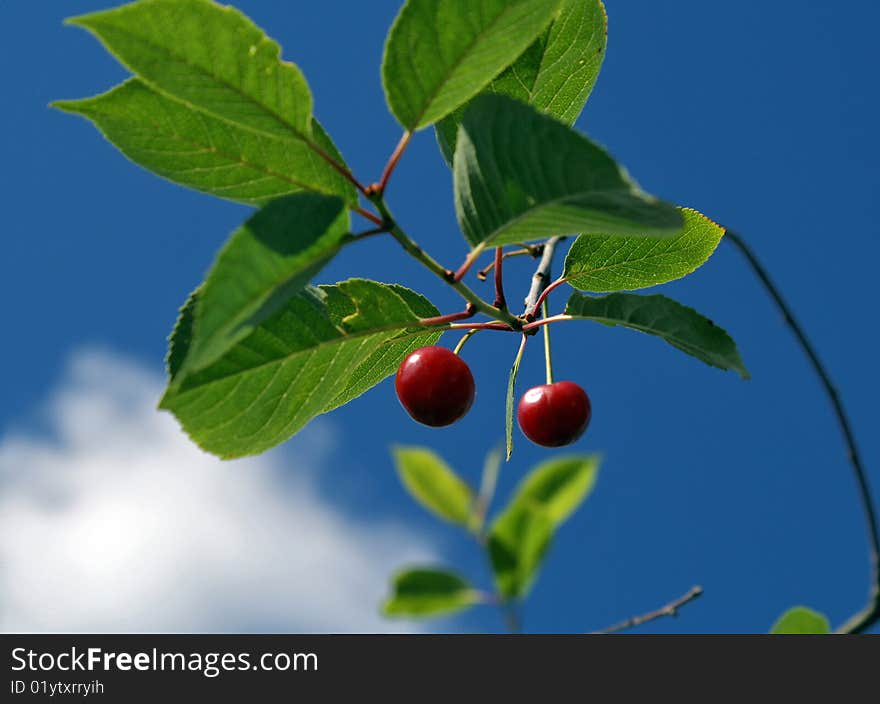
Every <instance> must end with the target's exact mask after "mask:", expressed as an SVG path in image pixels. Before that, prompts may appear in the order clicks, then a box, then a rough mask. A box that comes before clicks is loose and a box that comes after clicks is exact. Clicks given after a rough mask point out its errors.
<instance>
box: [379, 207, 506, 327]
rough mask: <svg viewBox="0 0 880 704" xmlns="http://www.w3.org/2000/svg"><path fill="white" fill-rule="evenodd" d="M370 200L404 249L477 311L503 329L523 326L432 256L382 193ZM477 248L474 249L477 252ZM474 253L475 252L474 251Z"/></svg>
mask: <svg viewBox="0 0 880 704" xmlns="http://www.w3.org/2000/svg"><path fill="white" fill-rule="evenodd" d="M370 201H371V202H372V203H373V205H375V206H376V208H377V209H378V211H379V213H380V214H381V215H382V221H383V224H384V225H385V226H386V227H387V228H388V231H389V233H390V234H391V235H392V237H394V239H396V240H397V241H398V242H399V243H400V245H401V246H402V247H403V249H404V250H405V251H406V252H407V254H409V255H410V256H411V257H413V258H414V259H415V260H416V261H418V262H419V263H420V264H422V265H423V266H424V267H425V268H426V269H428V270H429V271H430V272H431V273H433V274H434V275H435V276H438V277H439V278H441V279H443V281H445V282H446V283H448V284H449V285H450V286H452V288H453V289H455V291H456V292H457V293H458V294H459V295H460V296H461V297H462V298H464V299H465V300H466V301H467V302H468V303H470V304H472V305H473V306H474V307H475V308H476V310H477V312H479V313H483V314H484V315H487V316H489V317H490V318H494V319H495V320H498V321H500V322H501V323H503V324H504V326H503V329H515V330H519V329H520V328H522V321H521V320H520V319H519V318H517V317H516V316H513V315H511V314H510V313H509V312H508V311H506V310H501V309H500V308H496V307H495V306H493V305H489V304H488V303H487V302H486V301H484V300H483V299H482V298H480V296H478V295H477V294H476V293H474V292H473V291H472V290H471V289H470V288H469V287H468V286H467V285H465V284H464V283H462V282H461V281H458V280H456V279H455V276H454V274H453V273H452V272H450V271H449V269H447V268H445V267H444V266H443V265H441V264H440V263H439V262H438V261H437V260H436V259H434V258H433V257H431V256H430V255H429V254H428V253H427V252H425V251H424V250H423V249H422V248H421V247H420V246H419V245H418V244H417V243H416V242H415V241H414V240H413V239H412V238H410V237H409V235H407V234H406V232H404V231H403V229H402V228H401V227H400V225H398V224H397V221H396V220H395V219H394V217H393V216H392V215H391V212H390V211H389V210H388V206H387V205H386V204H385V199H384V198H383V197H382V194H380V193H372V194H371V195H370ZM476 251H477V250H474V252H476ZM472 254H473V252H472ZM470 327H472V328H477V327H478V325H477V324H475V325H471V326H470Z"/></svg>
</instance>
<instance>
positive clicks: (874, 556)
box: [726, 230, 880, 633]
mask: <svg viewBox="0 0 880 704" xmlns="http://www.w3.org/2000/svg"><path fill="white" fill-rule="evenodd" d="M726 234H727V238H726V239H727V240H729V241H730V243H731V244H733V245H734V246H735V247H736V248H737V249H738V250H739V251H740V253H741V254H742V255H743V256H744V257H745V259H746V261H747V262H748V264H749V266H751V268H752V271H754V273H755V275H756V276H757V277H758V280H759V281H760V282H761V284H763V286H764V288H765V289H766V291H767V293H768V294H770V297H771V298H772V299H773V301H774V302H775V303H776V306H777V307H778V308H779V310H780V312H781V313H782V317H783V320H784V321H785V324H786V325H787V326H788V327H789V329H790V330H791V331H792V333H794V336H795V338H796V339H797V341H798V344H799V345H800V347H801V349H802V350H803V351H804V354H806V356H807V358H808V359H809V360H810V364H811V365H812V367H813V371H814V372H815V373H816V376H818V377H819V381H820V382H821V384H822V388H823V389H824V391H825V395H826V396H827V397H828V400H829V401H830V403H831V407H832V408H833V410H834V415H835V416H836V417H837V422H838V425H839V426H840V430H841V432H842V433H843V441H844V444H845V445H846V451H847V459H848V460H849V464H850V466H851V467H852V471H853V475H854V476H855V480H856V486H857V489H858V492H859V499H860V502H861V505H862V512H863V513H864V516H865V523H866V527H867V531H868V551H869V561H870V565H871V586H870V590H869V594H868V602H867V604H866V605H865V607H864V608H863V609H862V610H861V611H859V612H858V613H856V614H855V615H853V616H852V617H851V618H850V619H849V620H848V621H846V623H844V624H843V625H842V626H841V627H840V628H838V629H837V632H838V633H863V632H865V631H866V630H867V629H868V628H870V627H871V626H872V625H873V624H875V623H877V622H878V621H880V527H878V521H877V514H876V512H875V509H874V502H873V499H872V495H871V487H870V484H869V482H868V475H867V472H866V471H865V467H864V465H863V464H862V459H861V456H860V455H859V451H858V448H857V446H856V440H855V434H854V432H853V429H852V425H851V424H850V421H849V417H848V416H847V413H846V410H845V408H844V406H843V400H842V399H841V397H840V393H839V392H838V390H837V388H836V387H835V386H834V383H833V382H832V381H831V376H830V374H829V373H828V370H827V369H826V368H825V365H824V364H822V361H821V360H820V359H819V355H818V353H817V352H816V349H815V347H813V344H812V343H811V342H810V339H809V338H808V337H807V334H806V333H805V332H804V329H803V328H802V327H801V325H800V323H798V321H797V320H796V319H795V317H794V314H793V313H792V312H791V308H789V306H788V304H787V303H786V302H785V299H784V298H783V297H782V294H781V293H780V292H779V289H778V288H777V287H776V284H774V283H773V280H772V279H771V278H770V275H769V274H768V272H767V270H766V269H765V268H764V266H763V264H761V262H760V260H759V259H758V257H757V255H756V254H755V252H754V250H753V249H752V248H751V247H750V246H749V245H748V244H747V243H746V242H745V240H744V239H743V238H742V237H741V236H740V235H738V234H737V233H735V232H731V231H730V230H727V233H726Z"/></svg>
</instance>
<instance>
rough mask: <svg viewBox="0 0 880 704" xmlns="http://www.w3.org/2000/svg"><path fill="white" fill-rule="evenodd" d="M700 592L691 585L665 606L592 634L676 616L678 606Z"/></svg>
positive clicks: (690, 600)
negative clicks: (685, 591)
mask: <svg viewBox="0 0 880 704" xmlns="http://www.w3.org/2000/svg"><path fill="white" fill-rule="evenodd" d="M702 593H703V588H702V587H700V586H695V587H691V588H690V590H689V591H688V592H687V593H686V594H683V595H682V596H680V597H678V599H675V600H673V601H670V602H669V603H668V604H666V606H661V607H660V608H659V609H655V610H654V611H649V612H648V613H646V614H642V615H641V616H633V617H632V618H628V619H626V620H625V621H621V622H620V623H615V624H614V625H613V626H609V627H608V628H605V629H603V630H601V631H593V634H608V633H620V632H621V631H627V630H629V629H630V628H636V627H637V626H641V625H643V624H645V623H649V622H650V621H656V620H657V619H659V618H667V617H669V618H674V617H676V616H678V610H679V609H680V608H682V607H683V606H685V605H687V604H689V603H690V602H692V601H694V599H697V598H699V597H700V595H701V594H702Z"/></svg>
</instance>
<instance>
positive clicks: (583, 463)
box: [489, 455, 599, 599]
mask: <svg viewBox="0 0 880 704" xmlns="http://www.w3.org/2000/svg"><path fill="white" fill-rule="evenodd" d="M598 471H599V457H598V456H597V455H581V456H574V455H573V456H569V457H560V458H556V459H552V460H549V461H547V462H544V463H542V464H540V465H538V466H537V467H536V468H535V469H533V470H532V471H531V472H530V473H529V475H528V476H527V477H526V478H525V479H524V480H523V481H522V482H521V483H520V485H519V487H517V490H516V492H515V494H514V497H513V499H511V501H510V503H509V504H508V505H507V507H506V508H505V509H504V511H503V513H502V514H501V515H500V516H499V517H498V518H497V519H496V520H495V522H494V523H493V524H492V528H491V530H490V531H489V555H490V557H491V559H492V569H493V571H494V573H495V581H496V584H497V585H498V590H499V591H500V592H501V594H502V596H504V597H505V598H508V599H513V598H521V597H523V596H525V595H526V594H527V593H528V591H529V589H530V588H531V585H532V583H533V581H534V579H535V576H536V574H537V571H538V568H539V567H540V566H541V562H542V561H543V559H544V554H545V553H546V551H547V548H548V547H549V545H550V541H551V539H552V538H553V533H554V532H555V531H556V529H557V528H558V527H559V526H560V525H561V524H562V523H563V522H564V521H565V520H566V519H568V517H569V516H570V515H571V514H572V513H574V511H575V510H576V509H577V508H578V506H580V505H581V503H583V501H584V499H586V498H587V496H588V495H589V493H590V491H591V490H592V488H593V486H594V485H595V483H596V475H597V473H598Z"/></svg>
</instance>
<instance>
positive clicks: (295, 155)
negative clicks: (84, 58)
mask: <svg viewBox="0 0 880 704" xmlns="http://www.w3.org/2000/svg"><path fill="white" fill-rule="evenodd" d="M53 105H54V106H55V107H57V108H59V109H61V110H64V111H66V112H72V113H77V114H80V115H83V116H85V117H87V118H88V119H90V120H91V121H92V122H94V123H95V125H96V126H97V127H98V129H100V130H101V132H102V133H103V134H104V136H105V137H106V138H107V139H108V140H110V142H112V143H113V144H114V145H115V146H116V147H117V148H118V149H119V150H120V151H122V153H124V154H125V155H126V156H127V157H128V158H129V159H131V160H132V161H134V162H135V163H137V164H140V165H141V166H143V167H144V168H146V169H149V170H150V171H153V172H155V173H157V174H159V175H160V176H163V177H164V178H167V179H168V180H170V181H174V182H175V183H179V184H181V185H183V186H189V187H190V188H195V189H197V190H200V191H204V192H206V193H211V194H213V195H216V196H220V197H221V198H228V199H230V200H236V201H241V202H244V203H256V204H259V203H264V202H266V201H268V200H269V199H271V198H274V197H276V196H280V195H284V194H287V193H293V192H296V191H302V190H309V191H316V192H319V193H328V194H334V195H339V196H340V197H343V198H344V199H345V200H346V202H347V203H350V204H351V203H354V202H356V201H357V194H356V193H355V190H354V187H353V186H352V185H351V184H350V183H349V182H348V181H347V180H345V179H344V178H343V177H342V176H341V175H340V174H339V173H337V172H336V171H335V170H334V169H333V168H332V167H331V166H330V165H329V164H328V163H327V162H326V161H325V160H324V159H322V158H321V157H320V156H318V154H317V153H316V151H315V149H314V148H313V145H318V146H319V148H320V149H322V150H323V151H324V152H326V153H327V154H329V155H331V156H332V157H333V158H335V159H336V160H337V161H338V162H339V163H344V162H343V161H342V157H341V156H340V155H339V152H338V151H337V149H336V147H335V146H334V145H333V143H332V142H331V141H330V138H329V137H328V136H327V134H326V133H325V132H324V130H323V129H322V128H321V126H320V125H319V124H318V123H317V121H314V120H313V121H312V124H313V130H312V132H313V136H312V138H310V140H308V141H306V140H303V139H300V138H299V137H297V136H296V135H290V134H289V135H286V136H278V135H277V134H275V133H261V132H255V131H253V130H251V129H249V128H247V127H244V126H242V125H240V124H238V123H234V122H229V121H227V120H223V119H219V118H216V117H213V116H211V115H208V114H206V113H204V112H201V111H198V110H194V109H192V107H191V106H189V105H187V104H186V103H183V102H180V101H178V100H174V99H172V98H169V97H167V96H165V95H163V94H161V93H159V92H157V91H155V90H153V89H152V88H150V87H149V86H147V85H146V84H145V83H144V82H142V81H140V80H139V79H131V80H128V81H126V82H125V83H123V84H122V85H121V86H118V87H116V88H114V89H113V90H111V91H109V92H107V93H104V94H102V95H98V96H96V97H94V98H86V99H84V100H66V101H58V102H55V103H53Z"/></svg>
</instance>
